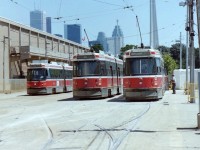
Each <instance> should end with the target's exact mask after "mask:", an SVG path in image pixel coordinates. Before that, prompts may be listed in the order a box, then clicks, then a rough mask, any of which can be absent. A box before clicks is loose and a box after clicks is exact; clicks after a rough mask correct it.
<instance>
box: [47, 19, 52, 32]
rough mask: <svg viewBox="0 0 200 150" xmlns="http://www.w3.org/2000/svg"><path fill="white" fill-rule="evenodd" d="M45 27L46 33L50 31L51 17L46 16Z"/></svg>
mask: <svg viewBox="0 0 200 150" xmlns="http://www.w3.org/2000/svg"><path fill="white" fill-rule="evenodd" d="M46 29H47V32H48V33H51V17H46Z"/></svg>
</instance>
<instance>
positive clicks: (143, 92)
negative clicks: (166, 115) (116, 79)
mask: <svg viewBox="0 0 200 150" xmlns="http://www.w3.org/2000/svg"><path fill="white" fill-rule="evenodd" d="M123 95H124V97H125V98H126V99H128V100H146V99H159V98H161V97H162V94H161V92H160V90H159V89H137V90H135V89H124V91H123Z"/></svg>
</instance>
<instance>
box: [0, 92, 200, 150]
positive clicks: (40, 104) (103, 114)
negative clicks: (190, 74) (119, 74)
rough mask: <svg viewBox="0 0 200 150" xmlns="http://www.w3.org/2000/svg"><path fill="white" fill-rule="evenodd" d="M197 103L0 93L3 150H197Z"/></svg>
mask: <svg viewBox="0 0 200 150" xmlns="http://www.w3.org/2000/svg"><path fill="white" fill-rule="evenodd" d="M198 108H199V107H198V100H197V101H196V103H192V104H191V103H188V99H187V96H186V95H184V94H183V91H177V94H171V91H170V92H169V91H167V92H166V93H165V96H164V98H163V99H162V100H160V101H152V102H126V101H125V100H124V99H123V97H122V96H121V95H119V96H115V97H112V98H107V99H97V100H74V99H73V98H72V93H64V94H55V95H40V96H28V95H26V93H25V92H20V93H14V94H0V149H1V150H54V149H55V150H58V149H59V150H60V149H63V150H186V149H187V150H198V149H200V130H198V129H197V128H196V127H197V113H198V111H199V110H198Z"/></svg>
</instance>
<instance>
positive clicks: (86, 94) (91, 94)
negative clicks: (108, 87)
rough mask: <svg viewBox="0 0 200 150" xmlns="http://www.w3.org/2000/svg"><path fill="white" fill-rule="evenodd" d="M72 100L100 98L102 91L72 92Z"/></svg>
mask: <svg viewBox="0 0 200 150" xmlns="http://www.w3.org/2000/svg"><path fill="white" fill-rule="evenodd" d="M73 97H74V98H100V97H102V91H101V89H99V88H93V89H76V90H73Z"/></svg>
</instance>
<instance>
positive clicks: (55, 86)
mask: <svg viewBox="0 0 200 150" xmlns="http://www.w3.org/2000/svg"><path fill="white" fill-rule="evenodd" d="M68 91H72V66H69V65H68V64H64V63H57V62H48V61H47V60H35V61H33V62H32V63H31V64H30V65H29V66H28V70H27V94H29V95H33V94H54V93H61V92H68Z"/></svg>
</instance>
